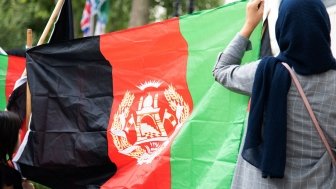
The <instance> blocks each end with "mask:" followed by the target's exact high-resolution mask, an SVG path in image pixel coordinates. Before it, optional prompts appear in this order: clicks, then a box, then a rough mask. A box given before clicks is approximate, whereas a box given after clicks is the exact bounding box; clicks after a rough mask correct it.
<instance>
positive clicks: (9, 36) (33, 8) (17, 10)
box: [0, 0, 223, 49]
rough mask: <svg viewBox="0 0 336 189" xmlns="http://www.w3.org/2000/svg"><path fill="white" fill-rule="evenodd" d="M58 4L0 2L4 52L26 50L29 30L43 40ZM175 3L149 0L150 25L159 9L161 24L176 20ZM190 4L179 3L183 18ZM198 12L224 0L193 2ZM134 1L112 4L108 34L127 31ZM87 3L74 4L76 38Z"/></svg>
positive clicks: (36, 0) (24, 0)
mask: <svg viewBox="0 0 336 189" xmlns="http://www.w3.org/2000/svg"><path fill="white" fill-rule="evenodd" d="M55 2H56V0H47V1H46V0H44V1H41V0H1V1H0V18H1V21H0V28H1V29H2V32H0V46H1V47H2V48H4V49H12V48H24V46H25V43H26V30H27V29H28V28H31V29H32V30H33V37H34V43H33V44H36V43H37V41H38V39H39V37H40V36H41V34H42V32H43V29H44V27H45V25H46V24H47V22H48V19H49V17H50V15H51V13H52V11H53V9H54V6H55ZM174 2H175V0H150V7H148V8H149V9H150V13H151V14H150V18H149V20H150V22H154V21H157V20H158V18H157V16H156V9H157V8H158V7H160V8H161V10H162V8H163V9H165V12H164V13H163V14H161V18H160V19H159V20H164V19H168V18H171V17H173V13H174V7H173V5H174ZM188 2H189V0H180V3H181V5H180V7H181V8H180V12H179V14H180V15H184V14H187V12H188V11H187V7H188V5H187V4H188ZM194 2H195V11H197V10H204V9H209V8H214V7H217V6H219V5H221V4H222V2H223V0H207V1H201V0H194ZM131 4H132V0H110V2H109V7H110V9H109V10H110V12H109V19H108V24H107V28H106V31H107V32H111V31H116V30H121V29H125V28H127V27H128V21H129V17H130V11H131ZM84 5H85V0H72V7H73V16H74V31H75V37H76V38H78V37H81V36H82V32H81V30H80V20H81V17H82V12H83V9H84Z"/></svg>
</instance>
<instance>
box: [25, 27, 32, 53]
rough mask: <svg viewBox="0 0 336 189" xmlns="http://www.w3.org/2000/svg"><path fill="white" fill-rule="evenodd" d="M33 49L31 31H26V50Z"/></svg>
mask: <svg viewBox="0 0 336 189" xmlns="http://www.w3.org/2000/svg"><path fill="white" fill-rule="evenodd" d="M32 47H33V30H32V29H27V43H26V48H27V49H30V48H32Z"/></svg>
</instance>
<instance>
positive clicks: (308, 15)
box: [213, 0, 336, 189]
mask: <svg viewBox="0 0 336 189" xmlns="http://www.w3.org/2000/svg"><path fill="white" fill-rule="evenodd" d="M263 5H264V2H263V0H254V1H252V2H249V3H248V5H247V16H246V21H245V24H244V26H243V28H242V29H241V31H240V32H239V34H237V36H236V37H235V38H234V39H233V40H232V41H231V43H230V44H229V46H228V47H227V48H226V49H225V51H224V52H223V53H221V55H220V56H219V58H218V61H217V63H216V65H215V68H214V70H213V75H214V77H215V79H216V81H217V82H219V83H220V84H222V85H223V86H225V87H226V88H228V89H230V90H233V91H236V92H238V93H241V94H246V95H250V96H251V109H250V114H249V121H248V127H247V131H246V136H245V141H244V146H243V149H242V150H241V155H239V157H238V162H237V167H236V170H235V176H234V180H233V184H232V188H249V189H253V188H256V189H262V188H285V189H290V188H293V189H299V188H319V189H321V188H328V189H330V188H335V187H336V168H335V167H333V165H332V162H331V159H330V156H329V154H328V153H327V151H326V148H325V146H324V145H323V143H322V141H321V139H320V138H319V136H318V133H317V131H316V129H315V127H314V125H313V123H312V121H311V119H310V117H309V114H308V112H307V110H306V108H305V106H304V104H303V101H302V99H301V97H300V95H299V93H298V92H297V90H296V87H295V86H294V85H292V84H291V77H290V75H289V72H288V70H286V68H285V67H284V66H283V65H282V64H281V62H286V63H287V64H289V65H290V66H291V67H292V69H293V70H294V71H295V73H296V74H297V76H298V79H299V81H300V83H301V85H302V87H303V90H304V92H305V94H306V96H307V98H308V100H309V102H310V104H311V106H312V108H313V111H314V113H315V115H316V117H317V120H318V122H319V124H320V126H321V127H322V129H323V131H324V133H325V135H326V137H327V138H328V139H329V143H330V145H331V146H332V147H335V146H336V124H335V123H336V61H335V58H334V57H333V56H332V52H331V49H330V21H329V17H328V14H327V11H326V8H325V7H324V5H323V3H322V2H321V1H320V0H295V1H294V0H283V1H282V2H281V4H280V8H279V16H278V20H277V23H276V28H275V31H276V38H277V42H278V44H279V47H280V54H279V55H277V56H276V57H265V58H263V59H261V60H258V61H256V62H252V63H250V64H246V65H243V66H240V62H241V59H242V57H243V55H244V52H245V51H246V50H248V49H249V48H250V43H249V40H248V38H249V37H250V35H251V33H252V32H253V30H254V29H255V27H256V26H257V25H258V23H259V22H260V20H261V18H262V14H263Z"/></svg>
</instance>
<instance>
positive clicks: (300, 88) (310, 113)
mask: <svg viewBox="0 0 336 189" xmlns="http://www.w3.org/2000/svg"><path fill="white" fill-rule="evenodd" d="M282 65H284V66H285V67H286V68H287V70H288V71H289V73H290V75H291V77H292V80H293V82H294V84H295V86H296V88H297V90H298V91H299V93H300V95H301V98H302V100H303V102H304V104H305V106H306V108H307V110H308V113H309V116H310V118H311V119H312V121H313V123H314V125H315V128H316V130H317V132H318V134H319V135H320V138H321V139H322V142H323V144H324V146H325V147H326V149H327V151H328V153H329V155H330V157H331V161H332V162H333V164H334V165H335V166H336V157H335V154H334V152H333V150H332V149H331V147H330V144H329V143H328V141H327V138H326V137H325V135H324V133H323V131H322V129H321V127H320V125H319V123H318V122H317V119H316V117H315V114H314V112H313V110H312V108H311V106H310V104H309V102H308V99H307V97H306V95H305V94H304V92H303V89H302V87H301V84H300V82H299V80H298V79H297V77H296V75H295V73H294V72H293V70H292V69H291V68H290V67H289V66H288V64H286V63H284V62H283V63H282Z"/></svg>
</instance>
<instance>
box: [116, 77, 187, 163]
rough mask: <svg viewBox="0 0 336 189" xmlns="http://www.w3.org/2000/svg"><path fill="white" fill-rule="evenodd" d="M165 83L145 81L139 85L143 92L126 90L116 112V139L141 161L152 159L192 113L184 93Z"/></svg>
mask: <svg viewBox="0 0 336 189" xmlns="http://www.w3.org/2000/svg"><path fill="white" fill-rule="evenodd" d="M162 83H163V82H161V81H148V82H147V81H146V82H144V83H142V84H140V85H138V86H137V88H138V89H140V91H141V92H138V93H137V94H136V95H135V94H134V93H132V92H130V91H126V92H125V94H124V96H123V99H122V101H121V103H120V104H119V106H118V110H117V112H116V113H115V114H114V116H113V122H112V124H111V128H110V134H111V136H112V138H113V143H114V144H115V146H116V148H117V149H118V152H119V153H121V154H124V155H126V156H130V157H132V158H135V159H137V163H138V164H140V165H141V164H143V163H146V164H149V163H151V162H152V160H153V159H154V158H155V157H156V156H158V155H159V154H160V152H162V150H164V148H165V147H166V146H167V145H168V144H169V141H170V136H174V133H176V132H177V131H178V130H179V129H180V127H181V126H182V125H183V123H184V121H186V119H187V118H188V116H189V115H190V107H189V105H188V103H187V102H185V101H184V98H183V96H182V95H181V94H179V93H178V92H177V91H176V89H175V87H174V86H173V85H172V84H170V85H168V86H167V87H166V88H164V87H162V86H161V85H162ZM132 131H133V132H132Z"/></svg>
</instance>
